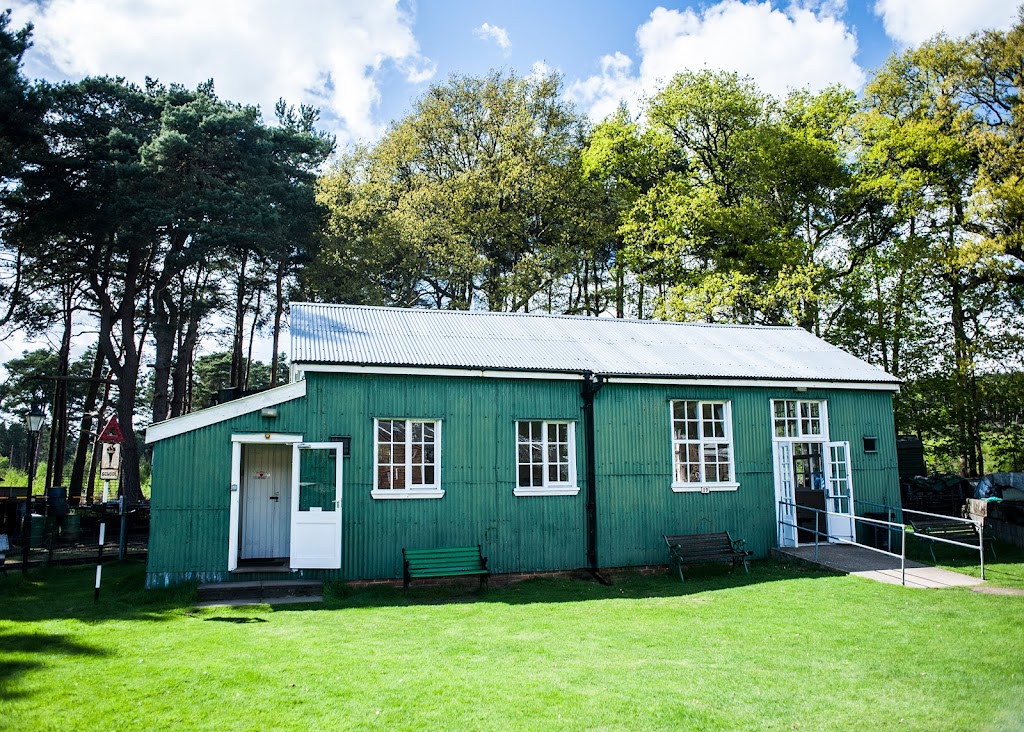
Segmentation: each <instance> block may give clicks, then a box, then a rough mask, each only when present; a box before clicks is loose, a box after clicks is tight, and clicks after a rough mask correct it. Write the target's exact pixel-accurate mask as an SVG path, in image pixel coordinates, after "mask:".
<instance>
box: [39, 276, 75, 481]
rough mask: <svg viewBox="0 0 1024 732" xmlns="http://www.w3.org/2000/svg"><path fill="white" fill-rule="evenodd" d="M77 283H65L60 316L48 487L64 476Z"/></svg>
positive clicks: (47, 470) (48, 461)
mask: <svg viewBox="0 0 1024 732" xmlns="http://www.w3.org/2000/svg"><path fill="white" fill-rule="evenodd" d="M77 289H78V288H77V286H76V285H66V286H65V289H64V292H63V293H62V295H63V302H62V312H61V316H62V319H63V321H64V328H63V333H61V339H60V350H59V351H58V354H57V379H56V380H55V382H54V385H53V386H54V388H53V416H52V418H51V420H50V449H49V459H48V460H47V464H46V482H45V484H44V485H45V486H46V488H47V489H49V488H52V487H53V486H54V485H60V484H61V482H62V479H63V477H64V453H65V451H66V448H67V440H68V382H67V376H68V370H69V363H70V361H71V334H72V329H73V327H74V300H75V292H76V291H77Z"/></svg>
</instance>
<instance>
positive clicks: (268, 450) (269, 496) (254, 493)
mask: <svg viewBox="0 0 1024 732" xmlns="http://www.w3.org/2000/svg"><path fill="white" fill-rule="evenodd" d="M241 472H242V475H241V489H242V507H241V508H242V510H241V514H242V515H241V524H242V526H241V529H242V535H241V537H240V541H239V553H238V556H239V559H274V558H278V559H280V558H283V557H287V556H288V543H289V542H288V532H289V529H290V527H291V507H292V502H291V495H292V490H291V488H292V449H291V445H261V444H255V445H244V446H243V448H242V471H241Z"/></svg>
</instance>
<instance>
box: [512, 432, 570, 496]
mask: <svg viewBox="0 0 1024 732" xmlns="http://www.w3.org/2000/svg"><path fill="white" fill-rule="evenodd" d="M522 422H540V423H541V438H542V441H541V444H542V445H543V447H542V451H541V454H542V455H543V458H544V466H543V467H544V471H543V476H544V486H543V487H541V488H536V487H526V486H520V485H519V425H520V423H522ZM549 424H564V425H567V426H568V428H569V429H568V437H569V480H568V481H567V482H565V483H557V482H556V483H549V482H548V431H547V426H548V425H549ZM512 429H513V433H512V449H513V453H512V470H513V473H512V482H513V484H514V485H515V489H514V490H513V491H512V493H513V495H517V496H574V495H576V494H577V493H579V491H580V489H579V486H578V485H577V484H576V460H577V457H576V420H573V419H517V420H514V421H513V423H512ZM519 491H521V492H519Z"/></svg>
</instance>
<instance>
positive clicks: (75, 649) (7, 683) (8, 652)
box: [0, 630, 110, 699]
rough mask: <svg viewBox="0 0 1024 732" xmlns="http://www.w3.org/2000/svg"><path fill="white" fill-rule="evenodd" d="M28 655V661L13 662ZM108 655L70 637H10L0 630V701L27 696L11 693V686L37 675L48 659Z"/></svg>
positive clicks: (31, 635)
mask: <svg viewBox="0 0 1024 732" xmlns="http://www.w3.org/2000/svg"><path fill="white" fill-rule="evenodd" d="M25 655H29V656H30V657H29V658H27V659H26V658H15V657H16V656H25ZM108 655H110V654H109V653H108V652H107V651H106V650H104V649H103V648H96V647H95V646H89V645H86V644H84V643H80V642H78V641H76V640H72V639H71V638H70V637H69V636H66V635H59V634H52V635H46V634H41V633H9V632H4V631H3V630H0V698H3V699H20V698H25V697H27V696H29V693H28V692H25V691H20V690H14V689H12V683H13V682H14V680H15V679H17V678H18V677H19V676H22V675H24V674H25V673H27V672H29V671H36V670H39V669H41V668H42V667H44V666H45V665H46V662H45V659H46V657H47V656H93V657H101V656H108Z"/></svg>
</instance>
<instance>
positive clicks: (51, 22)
mask: <svg viewBox="0 0 1024 732" xmlns="http://www.w3.org/2000/svg"><path fill="white" fill-rule="evenodd" d="M8 3H10V5H11V7H12V10H13V20H14V24H15V26H16V27H20V26H21V25H23V24H24V23H26V22H29V21H31V22H32V23H33V24H34V25H35V34H34V41H35V46H34V48H33V49H32V50H31V51H29V53H28V54H27V56H26V63H25V70H26V73H27V75H28V76H29V77H31V78H44V79H47V80H50V81H59V80H63V79H78V78H81V77H83V76H86V75H98V74H107V75H111V76H123V77H125V78H127V79H129V80H131V81H134V82H138V83H141V82H143V81H144V80H145V78H146V77H147V76H150V77H155V78H158V79H160V80H161V81H164V82H177V83H181V84H185V85H187V86H195V85H196V84H198V83H200V82H203V81H205V80H206V79H209V78H213V79H214V81H215V83H216V87H217V90H218V92H219V93H220V94H221V96H222V97H224V98H226V99H230V100H232V101H235V102H244V103H249V104H259V105H260V106H261V107H262V108H263V110H264V111H265V112H268V111H270V110H272V109H273V105H274V102H275V101H276V100H277V99H278V98H279V97H284V98H285V99H287V100H288V101H289V102H291V103H298V102H305V103H311V104H314V105H316V106H318V107H320V108H321V110H322V114H323V116H322V126H323V127H324V128H326V129H329V130H330V131H331V132H333V133H335V134H336V135H337V137H338V142H339V145H340V146H344V145H346V144H349V143H352V142H356V141H373V140H374V139H376V138H377V137H378V136H379V135H380V134H381V133H382V132H383V130H384V129H386V126H387V124H388V122H389V121H390V120H392V119H395V118H397V117H400V116H402V115H404V114H406V113H408V112H409V111H410V110H411V108H412V104H413V102H414V100H415V99H416V98H417V97H419V96H420V95H422V94H423V93H424V92H425V91H426V90H427V88H428V87H429V86H430V84H432V83H438V82H443V81H444V80H445V79H446V78H447V77H448V76H449V75H450V74H452V73H461V74H467V75H479V74H484V73H486V72H487V71H488V70H490V69H505V70H510V71H515V72H516V73H518V74H521V75H526V74H531V73H535V72H537V71H547V70H554V71H557V72H559V73H560V74H561V75H562V77H563V79H564V85H565V86H564V88H565V95H566V97H567V98H568V99H569V100H571V101H572V102H573V103H574V104H576V105H577V107H578V108H579V109H580V110H581V111H583V112H585V113H587V114H588V115H590V116H591V118H593V119H595V120H599V119H601V118H603V116H604V115H606V114H608V113H609V112H611V111H612V110H614V109H615V107H616V106H617V105H618V103H619V101H620V100H625V101H626V102H627V103H628V104H630V105H631V107H632V109H633V110H634V111H636V110H639V106H640V100H641V99H642V98H643V97H644V96H645V95H650V94H652V93H654V92H655V91H656V90H657V89H658V87H659V84H660V83H661V82H662V81H663V80H665V79H668V78H671V76H672V75H673V74H675V73H677V72H679V71H683V70H686V69H699V68H703V67H708V68H728V69H731V70H735V71H739V72H740V73H743V74H747V75H749V76H751V77H753V78H754V79H755V81H757V83H758V84H759V85H761V87H762V89H764V90H766V91H769V92H772V93H774V94H777V95H781V94H784V93H785V91H786V89H788V88H793V87H805V86H807V87H810V88H812V89H814V88H821V87H823V86H826V85H828V84H832V83H843V84H846V85H848V86H851V87H853V88H855V89H858V90H859V89H860V87H861V86H862V85H863V83H864V81H865V80H866V79H867V78H868V75H869V73H870V71H871V70H872V69H873V68H876V67H877V66H878V65H879V64H881V63H882V62H883V61H884V60H885V58H886V57H887V56H888V55H889V54H890V53H893V52H899V51H901V50H903V49H905V48H907V47H909V46H912V45H916V44H918V43H920V42H921V41H923V40H925V39H927V38H929V37H931V36H932V35H934V34H936V33H939V32H945V33H947V34H949V35H951V36H962V35H966V34H968V33H971V32H974V31H977V30H980V29H983V28H1008V27H1010V25H1012V23H1013V22H1014V21H1015V19H1016V17H1017V12H1016V5H1017V0H794V1H793V2H783V1H781V0H760V2H758V1H757V0H704V1H703V2H661V3H659V2H651V1H649V0H504V1H503V2H494V1H492V0H418V2H417V1H416V0H402V2H397V1H394V0H393V1H390V2H389V1H388V0H289V1H288V2H282V1H281V0H8ZM0 7H3V6H2V5H0ZM85 330H86V331H87V330H88V325H86V326H85ZM91 341H92V338H91V336H89V335H88V334H87V333H86V334H84V335H83V336H82V337H81V338H79V339H77V340H76V352H77V351H80V350H81V348H84V346H85V345H87V344H88V343H89V342H91ZM42 345H43V344H42V343H39V342H37V343H26V342H25V341H24V340H23V339H22V337H21V335H20V334H18V333H15V334H14V335H13V337H10V338H6V339H4V340H3V341H0V363H3V362H4V361H7V360H8V359H10V358H12V357H14V356H17V355H18V354H20V353H21V351H22V350H23V349H25V348H32V347H39V346H42ZM258 350H259V353H258V354H257V357H258V358H267V357H269V352H268V351H269V349H268V348H267V347H266V344H265V343H261V344H260V347H259V349H258ZM0 376H2V369H0Z"/></svg>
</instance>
